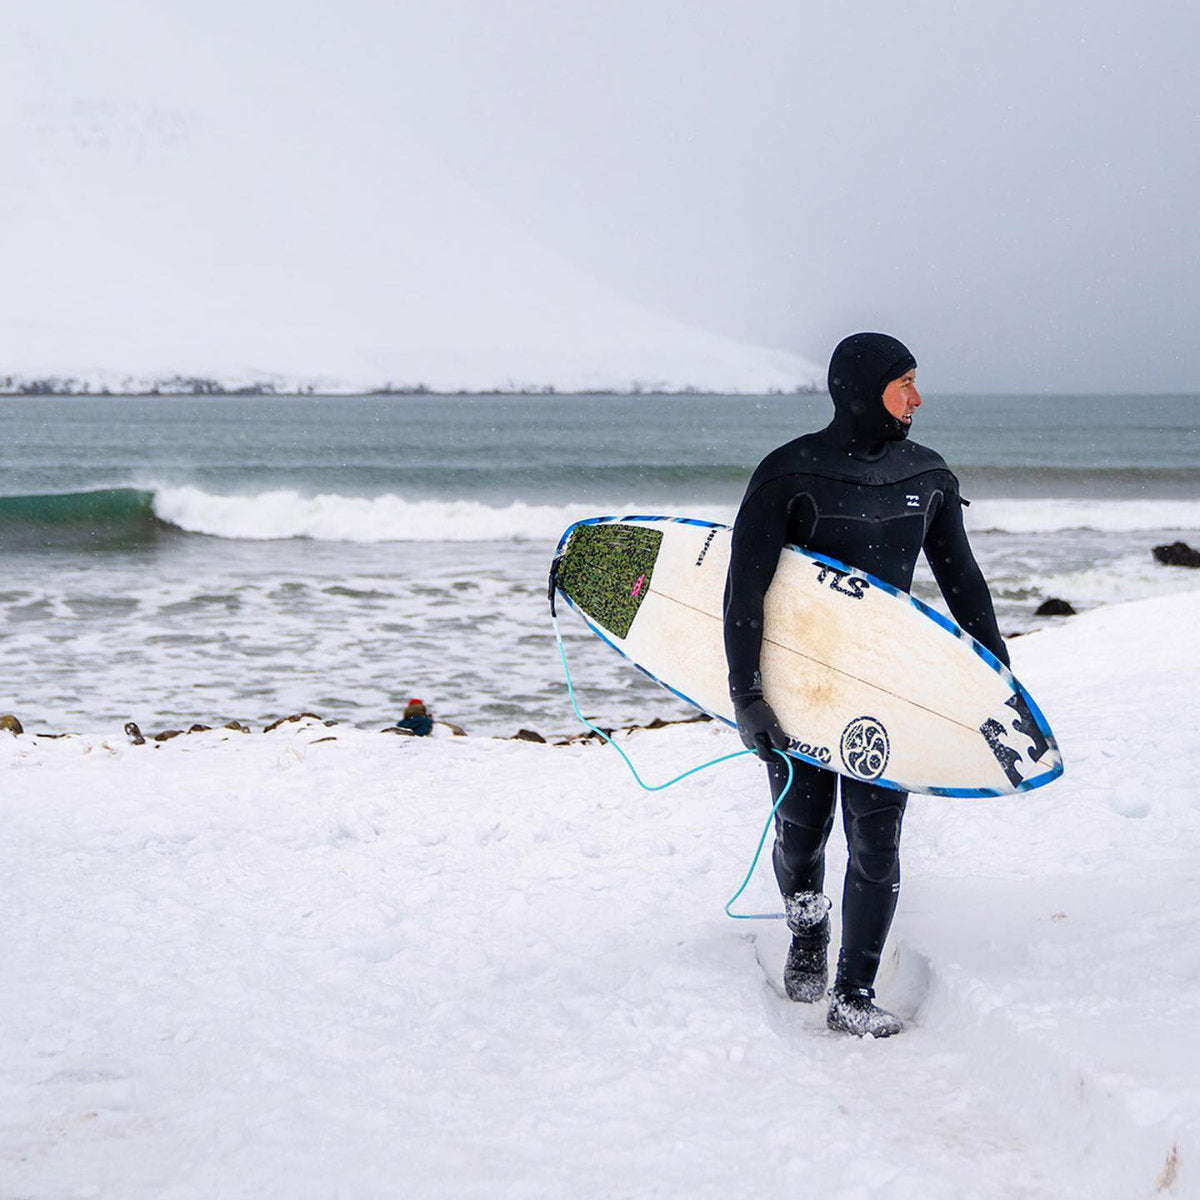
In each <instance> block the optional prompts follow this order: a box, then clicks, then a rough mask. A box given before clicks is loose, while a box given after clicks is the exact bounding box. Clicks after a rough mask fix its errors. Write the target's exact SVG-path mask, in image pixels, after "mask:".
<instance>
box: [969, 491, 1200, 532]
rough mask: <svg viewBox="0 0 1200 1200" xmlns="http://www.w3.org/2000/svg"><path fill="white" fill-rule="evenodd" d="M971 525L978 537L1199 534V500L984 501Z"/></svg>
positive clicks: (973, 510)
mask: <svg viewBox="0 0 1200 1200" xmlns="http://www.w3.org/2000/svg"><path fill="white" fill-rule="evenodd" d="M967 524H968V525H969V527H970V528H971V530H972V532H975V533H985V532H986V533H1057V532H1062V531H1066V530H1070V529H1094V530H1097V531H1100V532H1108V533H1137V532H1139V531H1141V530H1145V531H1150V530H1156V529H1178V530H1187V529H1200V500H1066V499H1044V500H1034V499H1029V500H999V499H997V500H986V499H985V500H976V501H974V502H973V503H972V505H971V507H970V508H969V509H968V512H967Z"/></svg>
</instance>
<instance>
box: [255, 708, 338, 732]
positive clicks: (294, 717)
mask: <svg viewBox="0 0 1200 1200" xmlns="http://www.w3.org/2000/svg"><path fill="white" fill-rule="evenodd" d="M305 718H308V719H310V720H313V721H322V720H324V718H323V717H318V716H317V714H316V713H310V712H302V713H292V715H291V716H290V717H280V718H279V720H278V721H272V722H271V723H270V725H268V726H267V727H266V728H265V729H264V730H263V733H270V732H271V730H272V729H278V728H279V727H280V725H286V724H287V723H288V722H289V721H303V720H304V719H305Z"/></svg>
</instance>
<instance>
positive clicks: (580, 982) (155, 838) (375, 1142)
mask: <svg viewBox="0 0 1200 1200" xmlns="http://www.w3.org/2000/svg"><path fill="white" fill-rule="evenodd" d="M1198 631H1200V593H1196V594H1189V595H1182V596H1175V597H1171V598H1163V599H1156V600H1151V601H1144V602H1139V603H1136V604H1130V605H1125V606H1116V607H1112V608H1109V609H1102V610H1098V611H1096V612H1093V613H1090V614H1088V615H1086V616H1083V617H1079V618H1077V619H1074V620H1073V621H1072V622H1071V623H1070V624H1068V625H1065V626H1062V627H1059V628H1056V629H1054V630H1051V631H1047V632H1044V633H1039V634H1035V635H1032V636H1029V637H1026V638H1021V639H1018V640H1016V641H1014V643H1013V647H1012V648H1013V654H1014V668H1015V670H1016V671H1017V673H1018V674H1019V676H1020V677H1021V678H1022V679H1023V680H1024V681H1025V682H1026V683H1027V684H1028V685H1029V686H1030V688H1031V690H1032V691H1033V692H1034V694H1035V695H1036V696H1037V698H1038V699H1039V701H1040V702H1041V703H1042V705H1043V706H1044V708H1045V710H1046V712H1047V715H1048V716H1049V718H1050V720H1051V722H1052V724H1053V726H1054V728H1055V731H1056V733H1057V734H1058V737H1059V741H1060V744H1061V746H1062V748H1063V753H1064V757H1065V761H1066V774H1065V775H1064V777H1063V778H1062V780H1060V781H1059V782H1058V783H1056V784H1054V785H1053V786H1051V787H1048V788H1045V789H1043V790H1041V791H1038V792H1035V793H1032V794H1030V795H1027V796H1021V797H1011V798H1007V799H1002V800H994V801H985V802H973V801H948V800H940V799H935V798H927V797H914V798H913V800H912V802H911V803H910V806H909V815H908V818H907V829H906V831H905V867H906V883H905V888H904V891H903V893H902V896H901V904H900V910H899V913H898V915H897V920H896V925H895V928H894V931H893V935H892V940H891V951H890V957H889V959H888V962H887V964H886V967H885V970H884V972H883V974H882V976H881V979H880V991H881V999H882V1000H883V1001H884V1002H885V1003H887V1004H889V1005H891V1006H893V1007H895V1008H896V1009H897V1010H898V1011H900V1012H901V1013H902V1014H903V1015H904V1016H905V1017H906V1018H908V1020H909V1021H910V1028H909V1030H908V1031H907V1032H906V1033H905V1034H904V1035H903V1036H901V1037H898V1038H895V1039H892V1040H889V1041H886V1042H880V1043H877V1044H876V1043H872V1042H866V1043H862V1042H856V1041H853V1040H850V1039H847V1038H844V1037H841V1036H836V1035H832V1034H830V1033H828V1032H827V1031H826V1030H825V1028H824V1025H823V1013H822V1012H821V1011H820V1006H814V1007H813V1008H809V1007H806V1006H798V1005H795V1004H791V1003H789V1002H788V1001H786V1000H785V999H783V998H782V997H781V996H780V994H779V992H778V990H777V987H778V974H779V965H780V962H781V959H782V954H783V946H784V944H786V938H785V937H784V936H783V933H782V930H781V927H780V925H779V924H778V923H772V922H746V923H742V922H736V923H735V922H732V921H729V920H727V919H726V917H725V916H724V915H723V913H722V911H721V907H722V904H723V903H724V901H725V900H726V898H727V897H728V896H729V894H730V893H731V892H732V891H733V889H734V888H735V887H736V885H737V883H738V881H739V880H740V878H741V876H742V873H743V871H744V870H745V867H746V865H747V862H748V860H749V857H750V853H751V851H752V848H753V845H754V842H755V839H756V837H757V833H758V829H759V827H760V824H761V822H762V820H763V819H764V816H765V812H766V796H765V787H764V781H763V779H762V777H761V771H760V769H759V767H758V765H757V764H756V763H755V762H754V761H753V760H750V759H742V760H738V761H736V762H733V763H730V764H725V765H723V766H721V767H718V768H716V769H714V770H713V771H710V772H707V773H704V774H701V775H699V776H696V777H693V778H691V779H689V780H688V781H687V782H685V783H684V784H681V785H680V786H679V787H678V788H676V789H673V790H671V791H668V792H664V793H658V794H655V795H649V794H647V793H645V792H641V791H639V790H638V789H637V788H636V787H635V786H634V784H633V783H632V781H631V780H630V778H629V776H628V774H627V773H626V770H625V768H624V766H623V765H622V763H621V761H620V759H619V758H618V756H617V755H616V754H615V753H614V752H613V751H612V750H611V749H608V748H606V747H602V746H597V745H575V746H569V747H555V746H542V745H530V744H526V743H521V742H508V741H493V740H488V739H482V738H473V737H468V738H454V737H450V736H447V737H445V738H433V739H429V740H427V741H416V740H402V739H400V738H397V737H396V736H395V735H392V734H382V733H370V732H365V731H356V730H349V729H343V728H340V727H326V726H323V725H321V724H319V723H315V722H307V723H303V722H302V723H296V724H288V725H284V726H282V727H281V728H279V729H277V730H275V731H274V732H272V733H254V734H242V733H236V732H225V731H214V732H211V733H196V734H192V735H188V736H182V737H178V738H175V739H174V740H172V741H169V742H167V743H165V744H161V745H157V744H155V743H148V744H146V745H142V746H133V745H130V744H129V742H128V741H127V740H126V739H125V738H124V736H123V735H121V734H120V733H119V732H118V731H116V730H114V731H113V736H111V737H97V736H86V737H75V736H72V737H67V738H62V739H58V740H53V739H46V738H38V737H35V736H34V735H32V734H30V733H26V734H24V735H22V736H20V737H14V736H11V735H9V734H7V733H0V772H2V773H3V778H4V785H5V786H4V787H3V788H2V789H0V821H2V822H3V827H4V836H3V838H0V943H2V944H3V946H4V970H3V971H0V1009H2V1011H3V1012H4V1014H5V1019H4V1024H3V1032H2V1033H0V1191H3V1192H4V1194H5V1195H9V1194H11V1195H14V1196H17V1195H19V1196H30V1197H33V1196H39V1197H40V1196H66V1195H73V1196H74V1195H78V1196H83V1195H95V1196H121V1197H123V1198H124V1200H139V1198H142V1197H145V1198H147V1200H149V1198H151V1197H153V1198H154V1200H162V1198H164V1197H171V1198H173V1200H190V1198H192V1197H195V1198H197V1200H198V1198H200V1197H211V1196H221V1197H223V1198H224V1200H239V1198H241V1197H247V1198H249V1197H255V1198H257V1197H262V1196H287V1197H289V1198H293V1200H306V1198H309V1197H312V1198H314V1200H315V1198H316V1197H322V1198H323V1197H329V1196H346V1197H353V1198H355V1200H359V1198H364V1200H365V1198H367V1197H385V1196H387V1197H391V1196H421V1197H441V1196H445V1197H455V1198H461V1197H495V1196H522V1197H542V1196H545V1197H559V1196H562V1195H564V1194H570V1195H571V1196H575V1197H581V1198H591V1197H641V1196H660V1197H680V1198H683V1197H686V1198H687V1200H702V1198H705V1197H713V1198H721V1200H725V1198H727V1197H730V1196H757V1195H781V1194H787V1195H793V1196H804V1197H821V1198H822V1200H962V1198H963V1197H972V1198H974V1200H1034V1198H1039V1200H1051V1198H1053V1200H1084V1198H1087V1200H1117V1198H1120V1200H1130V1198H1137V1197H1145V1198H1146V1200H1150V1198H1151V1197H1153V1196H1155V1195H1170V1196H1175V1197H1188V1196H1196V1195H1198V1194H1200V1182H1198V1180H1197V1170H1198V1169H1200V1082H1198V1081H1200V1043H1198V1041H1197V1038H1196V1033H1195V1031H1196V1028H1197V1025H1198V1023H1200V954H1198V951H1197V943H1196V936H1195V928H1196V912H1197V908H1198V906H1200V874H1198V873H1197V870H1196V865H1195V864H1196V848H1197V845H1200V802H1198V800H1197V792H1196V788H1195V757H1196V755H1197V753H1200V734H1198V733H1197V725H1196V720H1195V713H1196V711H1197V710H1198V709H1200V681H1198V679H1197V674H1196V670H1195V666H1196V663H1197V662H1198V661H1200V633H1198ZM625 744H626V747H627V749H628V751H629V752H630V753H631V755H632V756H633V758H634V759H635V761H636V762H637V764H638V766H639V767H640V768H641V769H642V771H643V774H644V775H645V776H646V777H648V778H650V779H651V780H659V779H665V778H667V777H669V775H670V774H674V773H675V772H676V771H678V770H680V769H682V768H684V767H686V766H691V765H693V764H695V763H698V762H700V761H702V760H704V759H706V758H711V757H715V756H716V755H718V754H721V753H727V752H729V751H731V750H733V749H734V748H735V746H736V739H735V738H734V736H733V734H732V733H730V732H729V731H727V730H724V729H721V728H717V727H716V726H714V725H700V726H680V727H674V728H668V729H666V730H662V731H658V732H639V733H635V734H632V735H629V736H628V738H627V739H626V743H625ZM843 853H844V850H843V849H842V848H841V847H840V846H835V847H833V848H831V867H833V866H835V865H836V864H838V862H839V861H840V859H841V856H842V854H843ZM839 883H840V881H839V879H838V875H837V872H836V871H832V870H831V878H830V879H829V882H828V887H829V888H830V889H831V890H833V891H834V892H835V893H836V890H837V888H838V887H839ZM742 903H744V905H745V908H744V909H743V911H755V910H758V911H761V910H763V909H770V908H773V907H775V906H776V905H777V904H778V899H777V897H776V896H775V895H774V894H773V882H772V880H771V878H770V870H769V867H768V866H767V864H765V863H764V864H762V865H761V866H760V869H759V873H758V875H757V876H756V878H755V880H754V882H753V883H752V885H751V887H750V889H749V890H748V892H747V895H746V896H745V897H744V898H743V902H742ZM835 914H836V907H835Z"/></svg>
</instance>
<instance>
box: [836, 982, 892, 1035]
mask: <svg viewBox="0 0 1200 1200" xmlns="http://www.w3.org/2000/svg"><path fill="white" fill-rule="evenodd" d="M825 1023H826V1024H827V1025H828V1026H829V1028H830V1029H832V1030H834V1031H835V1032H837V1033H850V1034H853V1035H854V1036H855V1037H867V1036H870V1037H876V1038H885V1037H891V1036H892V1035H893V1034H897V1033H901V1032H903V1030H904V1022H903V1021H902V1020H900V1018H899V1017H898V1016H896V1014H895V1013H890V1012H888V1011H887V1009H886V1008H880V1007H879V1005H878V1004H876V1003H875V989H874V988H869V987H847V986H846V985H845V984H842V983H835V984H834V985H833V989H832V990H831V991H830V993H829V1016H828V1017H827V1018H826V1022H825Z"/></svg>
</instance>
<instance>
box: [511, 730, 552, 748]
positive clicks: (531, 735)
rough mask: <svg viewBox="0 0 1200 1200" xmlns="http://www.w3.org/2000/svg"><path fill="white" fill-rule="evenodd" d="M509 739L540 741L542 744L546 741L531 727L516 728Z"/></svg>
mask: <svg viewBox="0 0 1200 1200" xmlns="http://www.w3.org/2000/svg"><path fill="white" fill-rule="evenodd" d="M509 740H510V741H513V742H541V743H542V744H543V745H544V744H545V742H546V739H545V738H544V737H542V735H541V734H540V733H536V732H535V731H534V730H532V729H518V730H517V732H516V733H514V734H513V735H512V737H511V738H510V739H509Z"/></svg>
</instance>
